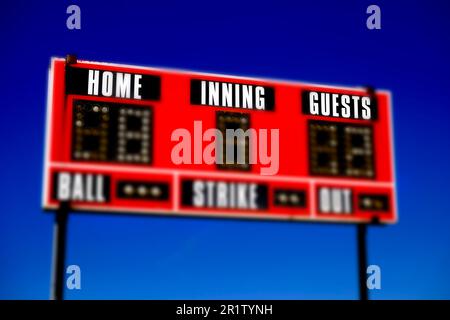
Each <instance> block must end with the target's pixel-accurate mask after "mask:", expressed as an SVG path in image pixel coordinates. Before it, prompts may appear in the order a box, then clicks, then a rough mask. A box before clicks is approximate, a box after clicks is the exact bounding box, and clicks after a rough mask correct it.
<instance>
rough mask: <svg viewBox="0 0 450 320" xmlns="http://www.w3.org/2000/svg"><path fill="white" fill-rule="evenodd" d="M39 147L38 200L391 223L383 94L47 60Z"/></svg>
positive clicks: (388, 128) (389, 143)
mask: <svg viewBox="0 0 450 320" xmlns="http://www.w3.org/2000/svg"><path fill="white" fill-rule="evenodd" d="M236 132H237V133H241V134H243V135H242V136H239V135H235V136H233V134H234V133H236ZM241 138H242V139H241ZM45 146H46V152H45V169H44V192H43V206H44V208H45V209H56V208H58V206H59V205H60V204H61V203H62V202H68V203H70V207H71V209H72V210H82V211H104V212H121V213H141V214H159V215H181V216H194V215H195V216H208V217H233V218H240V217H242V218H257V219H279V220H303V221H305V220H306V221H323V222H326V221H332V222H360V223H369V222H372V221H377V222H379V223H395V222H396V221H397V215H396V203H395V172H394V160H393V156H394V154H393V136H392V121H391V101H390V94H389V92H387V91H374V90H370V89H365V88H349V87H337V86H323V85H315V84H308V83H301V82H292V81H283V80H272V79H257V78H248V77H239V76H227V75H218V74H208V73H199V72H191V71H180V70H171V69H159V68H147V67H137V66H128V65H119V64H110V63H100V62H89V61H70V60H67V61H66V60H65V59H61V58H54V59H52V61H51V67H50V71H49V84H48V106H47V132H46V143H45Z"/></svg>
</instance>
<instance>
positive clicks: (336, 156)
mask: <svg viewBox="0 0 450 320" xmlns="http://www.w3.org/2000/svg"><path fill="white" fill-rule="evenodd" d="M309 149H310V150H309V152H310V171H311V174H312V175H330V176H347V177H357V178H373V177H374V175H375V168H374V161H373V134H372V127H371V126H370V125H354V124H346V123H337V122H336V123H332V122H325V121H310V122H309Z"/></svg>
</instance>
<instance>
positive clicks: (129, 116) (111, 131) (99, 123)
mask: <svg viewBox="0 0 450 320" xmlns="http://www.w3.org/2000/svg"><path fill="white" fill-rule="evenodd" d="M151 128H152V112H151V109H150V108H148V107H140V106H133V105H128V104H117V103H103V102H92V101H86V100H75V101H74V108H73V123H72V129H73V142H72V158H73V159H74V160H77V161H101V162H122V163H135V164H139V163H140V164H149V163H151V151H152V146H151V132H152V130H151Z"/></svg>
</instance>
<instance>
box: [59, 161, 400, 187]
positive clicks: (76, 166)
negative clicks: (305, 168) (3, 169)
mask: <svg viewBox="0 0 450 320" xmlns="http://www.w3.org/2000/svg"><path fill="white" fill-rule="evenodd" d="M50 166H51V167H52V168H55V169H68V170H70V169H73V170H93V171H110V172H122V173H144V174H145V173H148V174H166V175H186V176H198V177H213V178H223V179H245V180H252V179H253V180H259V181H283V182H300V183H311V182H312V183H315V184H332V185H344V184H345V185H349V186H370V187H380V188H381V187H387V188H389V187H393V186H394V184H393V183H392V182H380V181H354V180H347V179H339V178H336V179H333V178H309V177H296V176H286V175H277V176H262V175H259V174H255V173H232V174H230V173H225V172H214V171H205V170H198V171H196V170H180V169H167V168H136V167H132V166H126V165H124V166H120V167H119V166H117V165H107V164H105V165H96V164H83V163H70V162H51V163H50Z"/></svg>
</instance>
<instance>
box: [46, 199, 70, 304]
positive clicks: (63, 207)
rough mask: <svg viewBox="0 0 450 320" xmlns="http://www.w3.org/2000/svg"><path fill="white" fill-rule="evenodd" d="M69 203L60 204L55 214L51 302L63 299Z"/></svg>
mask: <svg viewBox="0 0 450 320" xmlns="http://www.w3.org/2000/svg"><path fill="white" fill-rule="evenodd" d="M69 210H70V207H69V203H67V202H62V203H61V204H60V207H59V208H58V210H56V212H55V224H54V225H53V266H52V283H51V295H50V299H51V300H63V299H64V275H65V260H66V239H67V220H68V216H69Z"/></svg>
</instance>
